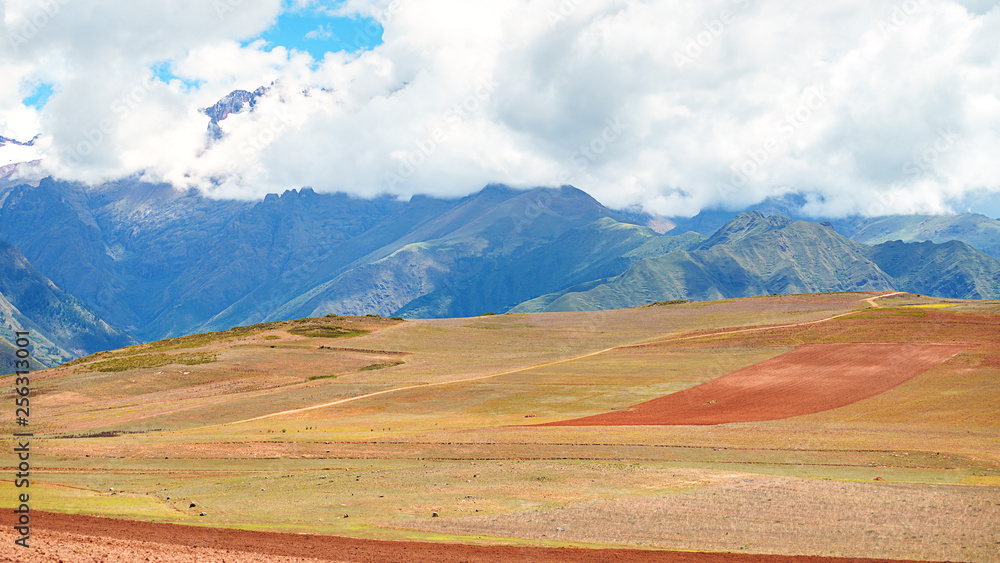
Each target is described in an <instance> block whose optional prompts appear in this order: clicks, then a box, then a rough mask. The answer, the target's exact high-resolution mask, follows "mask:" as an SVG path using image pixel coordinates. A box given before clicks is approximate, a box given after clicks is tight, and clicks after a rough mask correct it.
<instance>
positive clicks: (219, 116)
mask: <svg viewBox="0 0 1000 563" xmlns="http://www.w3.org/2000/svg"><path fill="white" fill-rule="evenodd" d="M268 90H269V88H267V87H264V86H261V87H260V88H257V89H256V90H254V91H253V92H247V91H246V90H233V91H232V92H230V93H228V94H226V95H225V96H224V97H223V98H222V99H221V100H219V101H218V102H216V103H215V105H213V106H211V107H208V108H205V109H203V110H202V112H203V113H204V114H205V115H207V116H208V117H209V118H211V120H212V121H211V122H210V123H209V124H208V133H209V135H211V137H212V138H213V139H221V138H222V128H221V127H219V122H220V121H223V120H224V119H226V118H227V117H229V116H230V115H232V114H234V113H239V112H241V111H242V110H243V108H244V107H246V106H247V105H249V106H250V109H251V110H253V108H254V106H256V105H257V100H258V99H259V98H260V97H261V96H263V95H264V94H266V93H267V91H268Z"/></svg>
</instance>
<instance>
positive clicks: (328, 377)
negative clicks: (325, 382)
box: [306, 375, 337, 381]
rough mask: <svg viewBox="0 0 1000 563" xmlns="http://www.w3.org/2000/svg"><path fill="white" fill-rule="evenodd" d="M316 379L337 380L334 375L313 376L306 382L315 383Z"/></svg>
mask: <svg viewBox="0 0 1000 563" xmlns="http://www.w3.org/2000/svg"><path fill="white" fill-rule="evenodd" d="M317 379H337V376H336V375H314V376H312V377H307V378H306V381H316V380H317Z"/></svg>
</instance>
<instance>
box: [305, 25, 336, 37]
mask: <svg viewBox="0 0 1000 563" xmlns="http://www.w3.org/2000/svg"><path fill="white" fill-rule="evenodd" d="M332 38H333V32H332V31H330V30H329V29H327V28H326V26H323V25H320V26H319V27H317V28H316V29H314V30H312V31H310V32H308V33H306V39H310V40H313V41H326V40H328V39H332Z"/></svg>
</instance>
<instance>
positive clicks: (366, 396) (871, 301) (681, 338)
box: [189, 291, 903, 430]
mask: <svg viewBox="0 0 1000 563" xmlns="http://www.w3.org/2000/svg"><path fill="white" fill-rule="evenodd" d="M902 294H903V292H902V291H896V292H891V293H884V294H882V295H876V296H874V297H869V298H867V299H861V300H860V302H863V303H868V304H870V305H871V306H872V307H875V308H878V307H879V306H878V305H877V304H875V300H876V299H882V298H884V297H892V296H894V295H902ZM857 312H858V311H856V310H852V311H848V312H846V313H840V314H839V315H833V316H832V317H826V318H823V319H818V320H815V321H804V322H800V323H791V324H784V325H771V326H763V327H753V328H745V329H738V330H730V331H723V332H711V333H706V334H696V335H694V336H678V337H670V338H665V339H653V340H649V341H646V342H641V343H638V344H628V345H623V346H612V347H610V348H605V349H603V350H598V351H596V352H588V353H586V354H583V355H580V356H574V357H572V358H564V359H562V360H554V361H551V362H545V363H541V364H535V365H531V366H527V367H523V368H515V369H511V370H507V371H502V372H498V373H490V374H486V375H477V376H475V377H467V378H464V379H454V380H451V381H438V382H435V383H418V384H416V385H407V386H405V387H394V388H392V389H383V390H382V391H375V392H373V393H366V394H364V395H358V396H356V397H348V398H346V399H338V400H336V401H331V402H328V403H323V404H320V405H312V406H309V407H301V408H297V409H289V410H285V411H280V412H274V413H270V414H264V415H261V416H255V417H253V418H246V419H243V420H236V421H233V422H224V423H222V424H211V425H207V426H200V427H198V428H197V429H198V430H201V429H205V428H213V427H216V426H232V425H234V424H244V423H247V422H256V421H258V420H265V419H268V418H274V417H277V416H284V415H287V414H298V413H302V412H308V411H311V410H316V409H323V408H326V407H334V406H337V405H343V404H345V403H350V402H352V401H360V400H362V399H370V398H372V397H377V396H379V395H386V394H389V393H396V392H399V391H409V390H411V389H426V388H429V387H440V386H442V385H454V384H456V383H469V382H471V381H481V380H483V379H490V378H493V377H499V376H501V375H510V374H514V373H520V372H523V371H528V370H532V369H537V368H544V367H549V366H553V365H557V364H563V363H566V362H575V361H577V360H583V359H585V358H590V357H593V356H597V355H600V354H604V353H606V352H611V351H613V350H625V349H628V348H632V347H636V346H646V345H649V344H658V343H663V342H680V341H684V340H693V339H696V338H708V337H712V336H726V335H729V334H741V333H745V332H759V331H762V330H775V329H782V328H793V327H797V326H808V325H813V324H819V323H825V322H829V321H832V320H835V319H839V318H841V317H846V316H848V315H853V314H856V313H857ZM189 430H194V429H189Z"/></svg>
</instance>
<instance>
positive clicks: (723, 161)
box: [0, 0, 1000, 216]
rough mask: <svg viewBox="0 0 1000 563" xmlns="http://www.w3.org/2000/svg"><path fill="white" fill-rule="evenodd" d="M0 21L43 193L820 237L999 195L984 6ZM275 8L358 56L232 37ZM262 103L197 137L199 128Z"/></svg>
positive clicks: (12, 121)
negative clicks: (377, 208) (350, 26)
mask: <svg viewBox="0 0 1000 563" xmlns="http://www.w3.org/2000/svg"><path fill="white" fill-rule="evenodd" d="M0 6H2V15H3V26H0V34H2V36H0V75H2V76H4V77H5V80H4V81H2V83H0V135H3V136H6V137H10V138H17V139H31V138H33V137H34V136H35V135H36V134H40V136H39V137H38V139H37V141H36V146H35V149H36V150H37V151H39V152H40V153H41V154H42V155H43V156H44V158H45V166H46V172H48V173H51V174H54V175H55V176H57V177H59V178H62V179H67V180H77V181H83V182H88V183H99V182H101V181H104V180H108V179H115V178H121V177H125V176H128V175H132V174H137V173H142V174H144V177H145V179H147V180H149V181H157V182H159V181H163V182H167V183H170V184H172V185H174V186H176V187H178V188H186V187H197V188H199V189H201V190H202V191H203V192H204V193H206V194H209V195H214V196H223V197H233V198H240V199H253V198H261V197H263V196H264V195H265V194H266V193H269V192H278V193H280V192H282V191H284V190H286V189H289V188H299V187H303V186H311V187H312V188H314V189H315V190H316V191H317V192H334V191H345V192H348V193H352V194H357V195H362V196H373V195H376V194H381V193H390V194H398V195H401V196H410V195H412V194H416V193H422V194H430V195H434V196H449V197H450V196H459V195H464V194H467V193H470V192H473V191H476V190H477V189H479V188H480V187H481V186H483V185H485V184H487V183H490V182H504V183H507V184H510V185H514V186H535V185H546V186H558V185H563V184H573V185H576V186H579V187H580V188H582V189H583V190H585V191H586V192H588V193H589V194H591V195H593V196H594V197H595V198H597V199H598V200H599V201H601V202H603V203H605V204H606V205H608V206H610V207H612V208H622V207H625V206H629V205H642V206H644V207H645V208H646V209H647V210H649V211H654V212H658V213H661V214H664V215H693V214H694V213H696V212H698V211H699V210H701V209H703V208H708V207H712V206H717V205H720V204H725V205H726V206H728V207H731V208H738V207H743V206H746V205H749V204H752V203H755V202H758V201H761V200H763V199H764V198H766V197H768V196H776V195H781V194H783V193H788V192H804V193H805V194H806V195H807V198H808V201H809V203H808V205H807V208H806V209H807V211H811V212H814V213H816V214H823V215H826V216H835V215H845V214H851V213H856V214H863V215H887V214H893V213H912V212H939V211H943V210H946V209H948V208H949V207H950V206H954V205H956V204H957V202H959V201H961V200H963V199H964V198H965V197H967V196H969V195H976V194H984V193H996V192H998V191H1000V161H998V160H997V159H996V158H995V155H996V154H998V153H1000V100H998V99H997V97H996V95H995V93H996V92H997V91H1000V52H998V51H997V49H996V37H997V36H998V35H1000V9H998V7H997V3H996V2H984V1H957V0H905V1H892V0H878V1H874V2H870V1H861V0H846V1H843V2H836V3H802V2H793V1H791V0H709V1H705V2H680V1H652V0H650V1H642V0H591V1H587V2H583V1H582V0H532V1H528V0H497V1H492V2H464V1H459V0H420V1H419V2H418V1H416V0H392V1H389V0H347V1H345V2H335V3H333V2H317V1H314V0H296V1H294V2H285V3H283V2H281V1H280V0H262V1H254V2H244V1H241V0H213V1H212V2H205V1H202V0H179V1H174V2H141V3H137V2H125V1H124V0H93V1H90V2H69V1H66V0H51V1H49V2H36V1H34V0H8V1H6V2H4V3H2V4H0ZM283 11H285V12H287V11H299V12H304V13H310V14H316V16H317V18H318V21H320V22H321V21H322V18H323V17H329V16H330V15H332V16H338V17H355V18H359V19H358V25H357V28H356V29H357V33H358V34H359V35H366V34H371V29H370V26H369V25H367V24H366V23H364V22H368V21H372V20H374V21H375V22H377V23H378V24H380V26H381V29H383V30H384V33H383V34H382V37H381V41H382V42H381V44H379V45H377V46H376V47H374V48H371V49H362V50H357V51H354V52H351V51H349V50H347V51H339V52H330V53H327V54H326V55H325V56H323V57H322V58H321V59H317V58H314V57H313V56H312V55H311V54H309V53H307V52H302V51H297V50H289V49H286V48H284V47H283V46H281V45H274V44H267V43H266V42H265V41H263V40H256V39H255V38H257V37H259V36H260V34H261V33H262V32H264V31H265V30H267V29H269V28H271V27H272V26H274V25H275V22H276V21H277V20H278V18H279V17H280V15H281V14H282V12H283ZM365 18H368V19H365ZM272 83H273V84H272ZM43 85H45V86H50V87H51V88H52V90H53V92H54V93H53V95H52V96H51V98H50V99H49V100H48V101H47V103H44V104H37V105H39V106H40V107H34V106H32V105H30V104H28V103H26V100H27V99H29V98H30V97H31V96H32V95H33V93H34V92H35V91H36V90H37V89H38V88H40V87H42V86H43ZM261 86H269V89H268V90H267V92H266V93H265V94H264V95H262V96H260V98H259V99H258V100H257V101H256V103H255V104H254V105H253V108H252V110H251V109H250V108H249V107H248V108H246V109H244V110H243V111H240V112H238V113H235V114H233V115H230V116H228V118H227V119H225V120H223V121H221V122H219V127H220V128H221V130H222V133H223V135H222V138H221V139H220V140H218V141H214V140H211V139H210V137H209V134H208V133H207V131H208V126H209V123H210V119H211V118H210V117H209V116H208V115H206V114H205V113H204V112H203V111H201V110H203V109H204V108H208V107H211V106H212V105H214V104H215V103H216V102H218V101H219V100H220V99H222V98H223V97H225V96H226V95H227V94H229V93H230V92H232V91H234V90H237V89H241V90H246V91H248V92H249V91H254V90H256V89H257V88H259V87H261Z"/></svg>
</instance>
